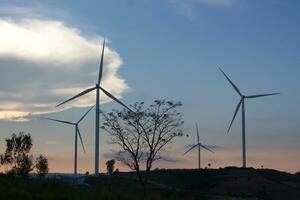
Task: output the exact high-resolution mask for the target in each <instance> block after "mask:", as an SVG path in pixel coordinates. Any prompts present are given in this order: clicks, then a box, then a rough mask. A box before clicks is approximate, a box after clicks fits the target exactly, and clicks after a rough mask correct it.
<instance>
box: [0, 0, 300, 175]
mask: <svg viewBox="0 0 300 200" xmlns="http://www.w3.org/2000/svg"><path fill="white" fill-rule="evenodd" d="M299 8H300V2H298V1H296V0H294V1H293V0H289V1H284V2H283V1H280V0H272V1H271V0H260V1H258V0H257V1H256V0H253V1H250V0H248V1H247V0H182V1H179V0H160V1H158V0H157V1H146V0H141V1H134V0H124V1H117V0H109V1H108V0H107V1H89V3H86V2H84V1H74V0H72V1H66V0H65V1H43V2H41V1H26V3H24V2H23V1H1V9H0V17H1V20H4V22H5V23H10V25H11V24H13V25H14V27H20V26H21V27H22V30H26V29H32V31H37V30H39V29H38V28H39V26H40V24H43V23H38V24H36V25H35V26H34V28H32V26H29V25H28V24H29V23H28V20H29V21H30V20H39V22H43V21H46V22H47V23H45V26H49V27H50V28H51V30H56V31H57V30H59V29H60V28H59V27H60V26H58V25H57V24H55V23H52V22H53V21H55V22H61V23H62V24H63V25H62V27H63V28H66V27H67V28H66V29H63V30H65V32H66V37H68V38H70V37H71V38H73V39H74V40H70V42H69V43H66V44H65V46H67V45H70V48H71V47H72V49H73V46H72V45H73V43H74V41H75V42H77V41H79V42H82V45H81V46H79V45H78V46H75V47H74V48H78V49H84V50H85V49H87V51H89V50H91V53H90V54H88V55H86V54H84V53H82V54H80V56H78V57H80V60H79V61H78V62H80V63H81V62H82V64H81V65H80V66H79V67H78V69H77V68H76V67H74V68H73V63H72V62H71V61H70V60H68V59H66V58H69V57H70V59H71V60H72V59H77V58H76V52H75V51H73V50H70V49H64V51H65V52H69V53H70V54H68V55H67V56H66V55H65V54H64V55H62V56H56V55H55V56H56V57H55V56H53V53H52V52H51V51H50V50H49V52H50V53H49V55H48V54H47V57H43V56H44V55H40V54H38V53H37V52H31V53H28V55H23V54H20V53H19V52H17V51H22V49H17V50H15V49H14V50H11V49H10V50H9V51H8V50H7V49H8V48H9V47H11V46H12V45H11V44H10V43H9V42H8V44H7V45H4V46H2V47H1V44H0V50H1V49H2V51H1V52H0V64H1V67H0V72H1V73H0V79H1V80H2V81H1V85H2V87H1V88H0V91H1V90H2V91H1V92H3V93H0V94H1V95H2V96H1V99H0V101H1V103H2V102H4V103H7V101H8V100H7V95H5V94H7V93H4V91H5V92H7V91H8V89H11V90H12V91H15V92H20V91H21V90H22V91H23V90H25V89H26V90H30V91H35V90H36V88H42V87H43V83H44V84H45V86H47V88H49V90H50V89H53V88H52V86H53V85H51V84H52V83H53V82H51V81H53V79H51V78H49V82H47V81H48V80H47V79H46V80H45V77H46V76H45V77H44V75H45V73H49V74H50V75H49V76H50V77H51V74H52V73H53V75H52V76H53V77H55V76H54V74H57V72H58V70H57V68H52V66H53V65H56V64H57V63H59V64H58V65H59V67H61V68H60V70H62V71H61V73H59V75H58V76H57V77H56V78H57V79H59V80H60V82H59V84H57V85H55V86H53V87H55V89H57V88H59V87H60V86H61V87H62V88H68V87H70V85H72V84H76V87H86V86H89V85H93V84H94V82H95V81H96V76H94V74H93V73H94V72H96V71H97V68H98V63H97V62H98V61H97V60H96V59H98V58H97V56H99V55H96V54H95V53H94V51H95V48H96V47H99V48H98V50H99V51H100V45H101V42H102V38H103V37H105V38H107V39H108V40H109V44H108V47H109V48H110V49H111V53H110V54H109V55H108V58H109V59H108V60H111V62H110V61H108V63H110V64H111V65H109V66H112V68H114V67H115V68H114V69H116V70H115V71H113V70H112V71H113V72H111V71H110V70H109V69H110V67H107V71H109V72H111V73H108V72H107V74H108V75H107V82H106V85H107V87H110V89H111V90H113V92H115V93H114V94H116V95H117V96H119V97H122V99H123V101H124V102H126V103H128V104H130V103H133V102H135V101H145V102H149V103H150V102H151V101H153V100H154V99H159V98H166V99H171V100H178V101H181V102H182V103H183V107H182V111H183V113H184V120H185V122H186V123H185V126H184V128H185V130H186V131H187V132H189V133H191V135H192V136H193V134H194V123H195V122H198V123H199V128H200V132H201V138H203V140H204V143H207V144H216V145H218V146H220V148H219V149H216V154H213V155H212V154H209V153H205V155H204V158H203V159H204V161H203V162H205V163H208V162H211V163H212V166H213V167H219V166H227V165H237V166H239V165H240V159H241V157H240V156H241V152H240V151H241V127H240V124H241V123H240V114H239V115H238V118H237V120H236V123H235V125H234V126H233V129H232V131H231V133H230V134H229V135H226V134H225V130H226V128H227V127H228V125H229V122H230V119H231V117H232V115H233V112H234V108H235V106H236V104H237V103H238V100H239V99H238V96H237V94H236V93H235V91H234V90H233V89H232V88H231V86H230V85H229V84H228V82H227V81H226V80H225V78H224V77H223V76H222V74H221V73H220V72H219V71H218V67H222V68H223V70H224V71H225V72H226V73H227V74H228V75H229V77H230V78H231V79H232V80H233V81H234V82H235V83H236V84H237V85H238V87H239V88H240V89H241V91H242V92H243V93H245V94H256V93H265V92H281V93H282V94H281V95H280V96H274V97H266V98H262V99H255V100H249V101H247V102H246V114H247V115H246V120H247V124H246V125H247V143H248V147H249V151H248V154H249V157H248V158H249V164H250V165H251V166H254V167H258V166H260V165H265V166H266V167H270V168H277V169H280V170H287V171H291V172H295V171H299V168H300V162H299V161H297V160H299V150H300V149H299V148H300V147H299V142H300V135H299V128H298V122H299V119H300V114H299V111H300V109H299V105H298V102H299V101H300V95H299V93H298V86H299V83H300V81H299V74H300V68H299V64H300V59H299V58H300V55H299V52H300V51H299V46H300V40H299V35H300V28H299V24H300V16H299V14H298V11H299ZM22 20H27V22H26V23H24V22H22ZM0 24H1V23H0ZM24 24H25V25H24ZM1 28H2V29H3V28H4V26H0V29H1ZM68 28H70V29H72V30H70V29H68ZM49 30H50V29H49ZM61 30H62V29H61ZM73 30H76V31H77V32H76V31H73ZM78 32H79V33H78ZM76 34H77V35H76ZM78 35H79V36H80V37H82V38H85V39H86V40H87V41H88V42H85V41H83V40H81V39H80V40H77V39H78V37H79V36H78ZM0 36H1V33H0ZM55 36H57V35H55ZM69 36H70V37H69ZM73 36H74V37H73ZM77 36H78V37H77ZM28 37H31V36H30V35H29V36H28ZM49 37H54V36H53V35H49ZM9 39H11V40H12V41H13V40H14V38H9ZM44 39H47V38H44ZM51 41H52V40H51ZM55 41H56V40H55ZM33 42H34V40H33ZM42 42H43V41H42ZM37 46H38V47H40V46H39V45H38V44H37ZM13 47H14V46H13ZM42 47H44V46H42ZM55 47H56V46H55ZM27 51H28V52H30V49H29V50H27ZM55 52H58V54H59V49H58V48H55ZM97 53H98V52H97ZM71 54H73V55H71ZM78 55H79V54H78ZM90 55H92V56H94V57H95V58H94V59H95V60H93V59H91V58H90V57H92V56H90ZM51 56H52V57H51ZM72 56H73V57H72ZM45 59H48V60H47V62H46V61H45ZM78 59H79V58H78ZM24 60H25V61H24ZM49 60H50V61H51V62H50V61H49ZM53 60H54V61H53ZM23 63H25V64H24V66H27V65H28V66H29V65H31V64H33V65H34V66H35V65H36V66H40V65H43V66H45V67H44V68H43V69H39V70H37V71H36V70H34V69H32V68H30V70H33V71H34V73H26V71H27V72H28V70H29V68H27V70H26V69H25V68H20V67H15V66H19V65H20V66H21V64H22V66H23ZM53 63H54V64H53ZM8 66H9V67H8ZM65 66H66V67H65ZM89 66H93V67H89ZM64 67H65V68H64ZM70 69H72V70H70ZM73 69H74V70H75V71H73ZM76 70H79V71H80V73H79V72H78V71H76ZM114 72H115V73H114ZM85 73H86V74H88V75H84V74H85ZM90 73H92V74H90ZM38 76H40V77H42V78H38ZM71 76H72V77H71ZM13 79H16V80H17V81H16V83H15V85H13V86H11V80H13ZM21 80H27V82H25V81H23V82H22V81H21ZM31 81H32V82H31ZM43 81H44V82H43ZM24 83H25V84H24ZM28 83H34V84H28ZM20 85H22V87H20ZM50 85H51V87H50ZM16 88H19V90H18V89H16ZM14 89H15V90H14ZM72 89H74V88H72ZM40 91H41V90H36V92H32V94H31V95H29V96H30V97H28V98H27V97H26V101H28V102H29V101H35V102H36V104H39V105H43V106H44V104H46V103H49V105H52V104H54V103H55V102H56V103H58V102H60V101H61V100H63V99H64V97H68V96H72V95H71V94H72V92H73V90H71V91H70V92H69V93H67V94H65V95H64V96H62V97H59V96H57V95H56V96H47V95H48V94H46V93H47V92H45V91H44V93H45V94H44V93H43V94H41V93H39V92H40ZM56 92H57V91H56ZM73 93H74V94H75V93H76V92H73ZM56 94H58V93H56ZM26 95H27V94H26ZM43 95H44V96H45V98H42V97H41V96H43ZM37 96H38V97H37ZM46 97H47V98H46ZM50 98H51V101H50V100H49V99H50ZM11 99H13V100H14V101H15V102H16V103H18V104H20V105H21V106H20V107H18V106H15V107H16V108H18V109H21V107H22V109H23V108H24V106H25V107H26V106H27V107H26V110H22V112H29V113H33V116H31V117H30V118H31V120H30V121H27V122H17V121H12V120H11V119H10V120H8V119H6V118H5V117H2V119H1V121H0V133H1V135H0V139H1V143H0V150H2V151H3V148H4V138H6V137H9V135H10V134H11V133H12V132H18V131H21V130H25V131H28V132H31V133H32V135H33V136H34V139H35V141H36V142H35V152H42V153H45V154H46V155H47V154H49V157H50V164H51V165H52V170H53V171H72V159H73V157H72V155H73V154H72V151H73V135H72V130H73V129H72V128H69V127H65V126H64V125H62V126H59V125H56V124H52V123H50V122H45V121H41V120H38V119H37V114H40V113H48V112H54V113H51V114H47V116H51V117H57V118H64V119H70V120H72V119H74V120H75V119H76V118H78V117H79V116H80V114H81V113H83V112H84V111H85V110H86V108H75V109H70V110H64V111H61V112H59V113H55V111H56V110H54V109H50V108H48V107H46V106H44V107H43V108H44V109H43V110H39V107H37V106H28V104H25V103H24V102H23V101H21V100H22V98H19V99H14V98H13V96H12V95H11ZM45 99H47V100H45ZM89 103H91V101H88V100H87V103H86V105H88V104H89ZM23 104H24V106H23ZM2 105H3V104H2ZM5 105H6V104H5ZM84 105H85V104H80V106H84ZM0 108H1V109H0V112H2V113H5V112H7V110H5V109H4V108H3V107H0ZM112 108H120V107H119V106H118V105H117V104H115V103H106V104H104V105H103V109H104V110H106V111H109V110H110V109H112ZM13 111H14V112H16V111H18V110H17V109H15V110H13ZM2 115H4V114H2ZM38 116H40V115H38ZM0 118H1V115H0ZM93 120H94V115H93V114H92V115H90V116H89V117H88V118H87V119H86V121H85V122H84V124H82V132H84V134H85V136H84V138H85V141H86V143H87V146H88V147H87V154H85V155H84V154H80V159H79V164H78V165H79V169H80V170H81V171H82V172H84V171H86V170H89V171H92V166H93V149H94V145H93V144H94V140H93V139H94V135H93V134H94V133H93V123H94V121H93ZM193 139H194V137H190V138H181V139H179V140H178V141H177V142H176V143H175V144H173V145H172V146H171V148H170V152H169V156H171V157H174V158H175V160H178V162H172V163H166V162H163V163H158V167H172V168H183V167H186V168H194V167H196V154H194V153H196V152H194V153H192V154H190V155H189V156H187V157H185V158H183V157H181V156H178V155H180V153H181V152H184V145H186V144H189V143H192V142H193ZM106 140H107V136H105V135H102V136H101V143H102V147H101V153H102V154H103V153H107V152H110V151H111V149H114V148H115V147H111V146H109V145H108V144H107V143H106ZM278 158H280V159H278ZM101 159H102V161H103V160H106V159H108V158H104V157H103V156H102V157H101ZM103 164H104V162H102V164H101V166H102V169H104V165H103ZM50 167H51V166H50ZM120 167H121V166H120ZM121 168H122V167H121ZM124 169H125V168H124Z"/></svg>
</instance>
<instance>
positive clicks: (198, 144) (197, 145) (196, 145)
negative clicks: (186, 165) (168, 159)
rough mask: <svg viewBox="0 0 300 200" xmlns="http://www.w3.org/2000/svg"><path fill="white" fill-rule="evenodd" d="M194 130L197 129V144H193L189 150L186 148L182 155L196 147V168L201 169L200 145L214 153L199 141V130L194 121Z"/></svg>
mask: <svg viewBox="0 0 300 200" xmlns="http://www.w3.org/2000/svg"><path fill="white" fill-rule="evenodd" d="M196 131H197V144H194V145H193V146H192V147H191V148H190V149H189V150H187V151H186V152H185V153H184V154H183V155H185V154H187V153H188V152H190V151H191V150H193V149H194V148H196V147H198V168H199V169H201V147H202V148H204V149H206V150H207V151H210V152H212V153H214V152H213V151H212V150H210V149H209V148H208V147H207V146H204V145H203V144H201V143H200V138H199V130H198V124H197V123H196Z"/></svg>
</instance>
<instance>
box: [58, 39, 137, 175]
mask: <svg viewBox="0 0 300 200" xmlns="http://www.w3.org/2000/svg"><path fill="white" fill-rule="evenodd" d="M104 47H105V40H104V42H103V46H102V53H101V60H100V68H99V75H98V81H97V82H96V85H95V86H93V87H90V88H88V89H86V90H84V91H82V92H80V93H79V94H77V95H75V96H73V97H72V98H70V99H68V100H66V101H64V102H62V103H60V104H58V105H57V106H56V107H58V106H61V105H63V104H65V103H67V102H69V101H72V100H74V99H76V98H78V97H80V96H83V95H85V94H88V93H90V92H92V91H93V90H96V122H95V175H98V174H99V132H100V130H99V129H100V94H99V93H100V90H101V91H102V92H103V93H104V94H106V95H107V96H108V97H110V98H111V99H113V100H114V101H116V102H118V103H119V104H121V105H122V106H124V107H125V108H127V109H128V110H130V111H132V110H131V109H130V108H129V107H127V106H126V105H125V104H124V103H122V102H121V101H120V100H118V99H117V98H116V97H114V96H113V95H112V94H111V93H109V92H108V91H106V90H105V89H104V88H103V87H101V86H100V82H101V78H102V71H103V59H104V58H103V57H104Z"/></svg>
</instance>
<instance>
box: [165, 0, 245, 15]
mask: <svg viewBox="0 0 300 200" xmlns="http://www.w3.org/2000/svg"><path fill="white" fill-rule="evenodd" d="M167 1H168V2H169V3H170V5H171V6H172V7H173V8H174V9H175V11H176V12H177V13H178V14H180V15H182V16H185V17H187V18H190V17H192V16H193V13H194V7H195V6H198V5H206V6H219V7H220V6H222V7H224V6H227V7H228V6H233V5H235V4H236V3H237V2H238V1H240V0H167Z"/></svg>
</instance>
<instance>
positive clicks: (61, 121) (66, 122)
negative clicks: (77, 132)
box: [43, 117, 75, 125]
mask: <svg viewBox="0 0 300 200" xmlns="http://www.w3.org/2000/svg"><path fill="white" fill-rule="evenodd" d="M43 119H47V120H51V121H55V122H60V123H64V124H71V125H75V124H74V123H73V122H68V121H63V120H58V119H53V118H47V117H45V118H43Z"/></svg>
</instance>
